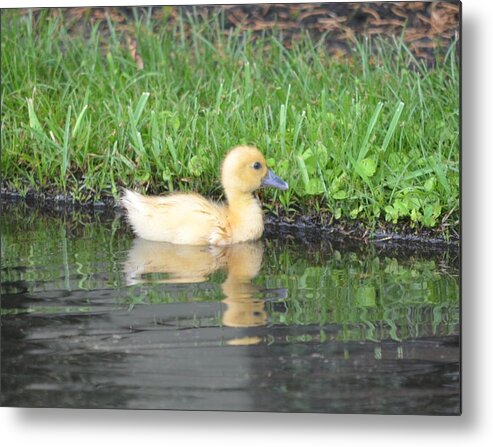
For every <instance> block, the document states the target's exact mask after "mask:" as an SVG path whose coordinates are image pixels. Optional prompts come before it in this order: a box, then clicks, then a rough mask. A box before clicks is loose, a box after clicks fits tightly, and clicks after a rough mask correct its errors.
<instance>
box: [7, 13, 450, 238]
mask: <svg viewBox="0 0 493 447" xmlns="http://www.w3.org/2000/svg"><path fill="white" fill-rule="evenodd" d="M101 25H102V24H100V23H95V24H92V25H90V33H89V35H88V36H82V35H78V34H69V33H68V31H67V28H66V26H65V24H64V23H63V20H62V19H60V18H56V17H52V16H49V15H48V14H47V13H45V12H41V14H40V15H39V16H38V17H37V18H34V17H33V16H32V15H31V14H29V15H23V16H21V15H20V14H19V12H16V11H3V12H2V135H1V143H2V160H1V171H2V177H3V183H4V186H7V187H9V188H13V189H16V190H18V191H20V192H21V193H25V192H26V191H27V190H28V189H33V188H34V189H36V190H46V189H48V190H51V191H65V192H70V193H71V194H72V195H73V197H74V199H76V200H88V199H92V198H96V199H97V198H99V197H100V196H101V195H103V194H111V195H113V196H115V197H116V196H117V195H118V191H119V188H120V187H121V186H126V187H129V188H135V189H137V190H141V191H146V192H148V193H164V192H167V191H174V190H196V191H199V192H201V193H203V194H206V195H211V196H213V197H219V196H220V194H221V189H220V184H219V182H218V169H219V165H220V162H221V159H222V158H223V156H224V154H225V152H226V151H227V150H228V149H229V148H231V147H233V146H235V145H237V144H244V143H248V144H255V145H257V146H258V147H259V148H261V149H262V151H263V152H264V153H265V154H266V157H267V159H268V161H269V163H270V165H271V166H272V168H273V169H274V171H275V172H276V173H277V174H278V175H280V176H281V177H283V178H284V179H285V180H286V181H288V182H289V184H290V189H289V190H288V191H286V192H282V193H281V192H275V191H267V190H266V191H262V192H261V195H262V196H263V197H262V199H263V200H264V203H265V206H266V208H267V209H268V211H270V212H272V213H282V214H285V215H286V214H287V215H291V216H296V215H300V214H320V215H324V214H327V215H328V216H333V217H334V218H336V219H346V220H352V219H357V220H361V221H363V222H365V224H366V225H367V226H368V227H369V228H375V226H376V225H378V224H379V223H380V222H382V221H384V220H386V221H389V222H392V223H394V224H399V223H401V222H410V223H411V225H415V226H416V227H417V228H418V229H419V228H422V227H430V228H439V229H440V231H443V234H445V235H448V234H450V233H451V232H454V231H456V230H457V228H458V220H459V209H458V204H459V69H458V60H457V56H456V49H457V43H453V44H452V45H451V47H450V49H449V50H448V52H447V53H446V54H443V55H441V57H439V58H438V62H437V64H436V66H435V67H434V68H428V67H426V66H425V65H424V63H421V62H419V61H417V60H416V59H414V56H413V55H412V53H411V51H410V50H409V48H407V47H406V45H405V44H404V43H403V41H402V40H401V39H393V40H377V41H372V42H370V41H366V40H365V41H359V42H356V43H355V48H354V52H353V54H352V56H349V57H347V58H344V59H338V58H333V57H331V56H330V55H329V54H328V53H327V52H326V50H325V48H324V44H323V39H322V40H320V41H315V40H313V39H312V38H310V37H309V36H302V38H301V39H300V41H298V42H293V46H292V48H290V49H287V48H286V47H285V46H283V45H282V44H281V42H282V41H283V38H282V35H281V34H280V32H276V31H274V32H273V33H272V34H271V35H267V33H266V34H265V35H262V36H260V37H259V36H257V37H256V38H254V37H253V36H252V35H251V34H249V33H248V32H246V33H240V32H238V31H235V30H232V31H230V32H227V33H226V32H223V30H222V28H221V18H220V17H216V18H215V19H211V21H205V22H204V21H200V20H198V19H196V18H194V17H193V16H190V17H187V18H183V19H182V20H180V21H178V22H177V24H176V25H175V26H174V28H173V29H172V30H171V31H165V30H164V28H165V27H164V26H158V25H160V24H159V23H154V22H152V21H151V19H149V18H141V19H139V18H136V21H135V36H136V40H137V42H138V49H139V52H140V54H141V56H142V60H143V62H144V68H143V69H142V70H139V69H138V67H137V64H136V62H135V61H134V60H133V59H132V57H131V54H130V51H129V50H128V48H127V46H126V45H124V44H122V42H123V41H124V38H123V36H122V35H120V34H119V33H118V32H117V31H116V30H115V27H114V25H113V24H112V23H111V20H110V19H109V18H108V19H107V23H106V24H105V25H108V26H109V30H110V32H109V36H108V37H103V35H102V34H101V33H100V32H99V27H100V26H101ZM161 25H162V24H161ZM156 29H157V31H156Z"/></svg>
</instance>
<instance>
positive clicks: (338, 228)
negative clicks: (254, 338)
mask: <svg viewBox="0 0 493 447" xmlns="http://www.w3.org/2000/svg"><path fill="white" fill-rule="evenodd" d="M0 198H1V201H2V205H3V203H4V202H5V203H9V204H15V203H18V202H23V203H25V204H26V205H27V206H28V207H30V208H36V209H40V210H43V211H47V212H50V213H53V214H62V215H63V214H67V213H71V212H79V213H83V214H89V215H95V214H97V215H117V214H123V209H122V208H121V207H120V206H119V205H118V203H117V201H116V200H115V199H114V198H113V197H112V196H109V195H107V196H103V197H102V198H101V200H98V201H95V200H90V201H87V202H81V201H77V200H74V199H73V197H72V196H71V195H70V194H69V193H66V194H60V193H58V194H46V193H43V192H37V191H34V190H30V191H28V192H27V194H26V195H25V196H23V195H21V194H20V193H19V192H18V191H14V190H11V189H7V188H5V187H3V186H2V187H1V189H0ZM265 223H266V233H267V234H268V233H269V227H274V228H276V231H277V232H281V233H286V234H290V233H296V234H299V235H300V234H301V236H302V237H303V238H306V239H314V240H319V239H324V238H326V237H328V236H330V238H331V239H345V240H353V241H354V242H361V243H369V242H372V243H377V244H383V243H393V244H401V243H402V244H405V245H410V244H412V245H421V246H424V245H426V246H427V248H428V249H430V248H433V249H435V250H441V249H451V248H452V249H458V248H459V245H460V239H459V237H457V236H452V237H450V238H449V239H444V238H443V237H441V236H440V235H441V234H443V231H441V229H440V228H437V229H423V228H422V229H415V228H410V226H409V225H407V224H406V223H404V224H397V225H394V224H391V223H388V222H383V223H380V224H379V225H378V227H377V228H375V229H374V230H371V229H370V228H368V227H366V226H365V225H364V224H363V223H362V222H360V221H355V222H353V221H344V220H340V221H335V222H333V221H331V219H330V218H329V217H328V216H320V215H312V216H310V215H301V216H296V217H294V218H293V217H288V216H275V215H272V214H267V215H266V216H265Z"/></svg>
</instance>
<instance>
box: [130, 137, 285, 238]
mask: <svg viewBox="0 0 493 447" xmlns="http://www.w3.org/2000/svg"><path fill="white" fill-rule="evenodd" d="M221 183H222V185H223V188H224V192H225V194H226V199H227V204H217V203H214V202H211V201H209V200H207V199H205V198H204V197H202V196H200V195H198V194H194V193H177V194H170V195H167V196H154V197H153V196H148V197H146V196H143V195H141V194H138V193H136V192H133V191H129V190H125V194H124V196H123V198H122V203H123V205H124V206H125V208H126V209H127V213H128V219H129V221H130V224H131V225H132V227H133V229H134V231H135V233H136V234H137V235H138V236H139V237H141V238H143V239H147V240H150V241H160V242H171V243H174V244H187V245H208V244H210V245H230V244H236V243H238V242H245V241H251V240H256V239H259V238H260V236H262V233H263V231H264V218H263V213H262V208H261V206H260V203H259V201H258V199H257V198H256V197H255V196H254V195H253V193H254V191H255V190H257V189H259V188H260V187H261V186H272V187H274V188H277V189H281V190H286V189H288V184H287V183H286V182H285V181H284V180H282V179H281V178H280V177H278V176H277V175H275V174H274V173H273V172H272V171H271V170H269V169H268V168H267V166H266V162H265V158H264V156H263V155H262V154H261V152H260V151H259V150H258V149H257V148H254V147H250V146H239V147H236V148H234V149H232V150H231V151H230V152H229V153H228V154H227V156H226V158H225V159H224V162H223V165H222V170H221Z"/></svg>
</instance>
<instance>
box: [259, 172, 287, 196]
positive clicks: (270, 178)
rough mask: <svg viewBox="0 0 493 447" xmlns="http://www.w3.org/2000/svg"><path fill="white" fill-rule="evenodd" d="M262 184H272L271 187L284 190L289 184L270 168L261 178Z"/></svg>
mask: <svg viewBox="0 0 493 447" xmlns="http://www.w3.org/2000/svg"><path fill="white" fill-rule="evenodd" d="M262 186H272V187H273V188H277V189H280V190H281V191H286V189H288V188H289V185H288V184H287V183H286V182H285V181H284V180H283V179H282V178H281V177H279V176H277V175H276V174H274V173H273V172H272V171H271V170H270V169H269V170H268V171H267V175H266V176H265V177H264V179H263V180H262Z"/></svg>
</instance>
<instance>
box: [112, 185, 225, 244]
mask: <svg viewBox="0 0 493 447" xmlns="http://www.w3.org/2000/svg"><path fill="white" fill-rule="evenodd" d="M122 203H123V205H124V206H125V207H126V208H127V211H128V218H129V221H130V223H131V225H132V227H133V229H134V231H135V232H136V233H137V235H138V236H140V237H141V238H143V239H147V240H151V241H162V242H172V243H174V244H190V245H206V244H215V245H226V244H229V243H230V241H231V230H230V228H229V224H228V221H227V218H226V213H225V211H224V208H223V207H222V206H220V205H217V204H215V203H212V202H210V201H208V200H206V199H205V198H204V197H202V196H200V195H198V194H182V193H178V194H171V195H168V196H160V197H156V196H154V197H152V196H150V197H149V196H143V195H141V194H138V193H135V192H132V191H128V190H126V191H125V195H124V197H123V198H122Z"/></svg>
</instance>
